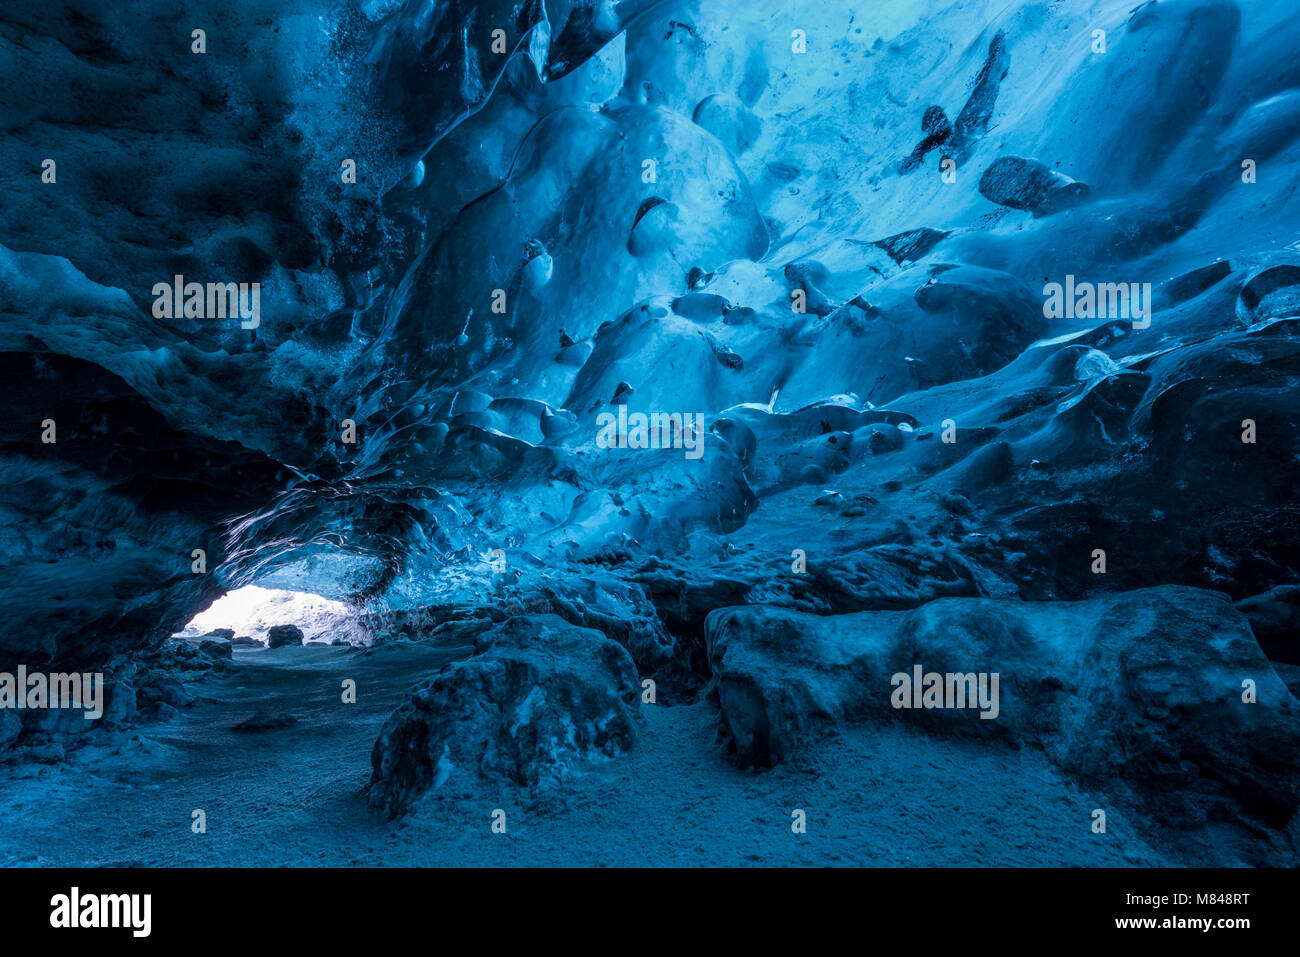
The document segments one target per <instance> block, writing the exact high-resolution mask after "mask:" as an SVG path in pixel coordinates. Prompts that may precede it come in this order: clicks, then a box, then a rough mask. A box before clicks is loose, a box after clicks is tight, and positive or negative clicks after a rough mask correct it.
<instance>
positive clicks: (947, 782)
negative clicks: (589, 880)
mask: <svg viewBox="0 0 1300 957" xmlns="http://www.w3.org/2000/svg"><path fill="white" fill-rule="evenodd" d="M466 651H467V649H465V648H426V647H421V646H418V645H403V646H389V647H386V648H382V649H377V650H376V651H374V652H371V653H360V652H357V651H353V650H350V649H344V648H337V647H320V648H281V649H276V650H273V651H272V650H247V651H245V650H240V651H237V652H236V655H237V658H236V661H237V664H238V666H239V667H238V670H237V671H236V672H235V673H233V674H229V675H213V676H211V677H209V678H207V679H205V680H204V681H202V682H201V683H200V684H197V685H196V686H195V687H194V690H195V691H196V692H197V693H198V694H199V695H200V700H199V701H198V702H196V703H195V704H194V705H193V707H192V708H190V709H187V711H186V712H185V715H184V717H183V719H181V720H178V721H177V722H175V723H174V724H172V725H170V726H167V727H166V728H152V729H149V730H147V731H144V732H140V733H139V734H138V735H136V736H134V737H133V738H131V739H130V740H128V741H126V742H124V743H123V744H122V746H121V748H120V750H118V751H117V752H112V751H109V750H107V749H90V751H91V753H89V754H87V753H85V752H82V754H81V759H80V760H73V761H71V762H69V763H67V764H64V765H58V766H54V767H48V766H27V767H25V768H24V769H22V771H21V772H18V773H15V772H12V771H10V772H8V773H6V775H5V779H4V786H3V788H0V816H2V817H3V819H4V820H5V821H7V822H10V823H11V824H14V823H16V822H21V827H13V826H10V827H6V828H5V829H4V838H3V841H0V863H3V864H4V865H6V866H13V865H44V866H126V865H162V866H179V865H228V864H231V863H237V864H239V865H246V866H258V865H262V866H275V865H289V866H323V865H333V866H380V865H398V866H441V865H455V866H496V865H542V866H564V865H649V866H655V865H669V866H720V865H740V866H743V865H754V864H770V865H878V866H904V865H968V866H981V865H990V866H1013V865H1029V866H1043V867H1051V866H1057V865H1059V864H1061V863H1062V861H1063V860H1069V861H1070V862H1071V863H1073V864H1076V865H1085V866H1086V865H1096V866H1123V865H1160V864H1168V863H1173V862H1181V861H1185V860H1189V861H1192V862H1194V861H1195V857H1194V856H1192V857H1185V856H1183V855H1182V854H1180V853H1179V852H1177V851H1174V850H1172V849H1169V848H1167V847H1162V846H1161V840H1160V838H1159V837H1158V836H1156V835H1152V834H1147V833H1143V831H1142V827H1141V823H1140V822H1139V821H1137V820H1134V819H1132V818H1129V817H1128V816H1126V815H1125V814H1123V813H1122V812H1120V813H1117V814H1114V815H1112V816H1111V817H1110V821H1109V828H1108V834H1106V835H1095V834H1092V833H1091V829H1090V826H1091V817H1090V815H1091V813H1092V810H1093V808H1094V807H1095V806H1097V805H1099V804H1106V798H1105V797H1104V796H1101V795H1096V794H1090V793H1088V792H1086V791H1084V790H1081V789H1080V788H1079V787H1077V786H1076V785H1074V784H1072V783H1070V782H1069V781H1067V780H1065V779H1064V778H1063V777H1062V776H1061V775H1059V774H1058V773H1056V772H1055V771H1054V770H1053V769H1052V768H1051V767H1050V765H1049V764H1048V763H1047V761H1046V759H1045V758H1044V757H1043V756H1042V755H1041V754H1036V753H1034V752H1032V751H1023V752H1016V751H1013V750H1011V749H995V750H989V749H988V748H986V747H983V746H978V745H974V744H970V743H962V742H945V741H936V740H933V739H929V738H926V737H925V736H922V735H919V734H916V733H911V732H908V731H906V730H903V729H894V730H888V731H884V732H881V733H868V732H865V731H850V732H848V733H846V734H845V735H843V737H842V738H841V739H840V740H839V741H838V742H836V743H835V744H834V746H832V747H828V748H826V749H825V751H824V753H822V754H821V755H820V757H819V759H818V761H817V763H816V765H815V766H814V767H811V768H808V769H805V770H792V769H790V768H778V769H775V770H772V771H770V772H766V773H757V772H745V771H740V770H738V769H737V768H736V767H735V766H734V764H733V763H731V762H730V761H728V760H727V758H726V756H725V755H724V754H723V752H722V748H721V747H720V746H719V745H718V743H717V719H716V714H715V712H714V709H713V708H712V707H711V706H710V705H708V704H694V705H684V706H666V705H665V706H656V707H646V708H643V709H642V713H641V718H642V720H641V728H640V737H639V741H638V744H639V747H638V748H637V750H636V751H635V752H634V753H633V754H631V755H629V756H627V757H626V759H625V760H620V761H617V762H609V763H606V764H603V765H596V766H594V767H593V768H592V769H591V771H590V773H589V774H588V775H586V776H584V777H583V778H582V779H581V781H580V783H579V784H578V785H577V786H576V787H574V788H573V789H572V791H571V792H570V793H568V794H567V795H565V796H564V797H563V798H557V799H554V800H543V801H542V802H540V803H538V804H536V805H532V806H530V805H529V804H527V803H525V804H520V803H519V795H518V793H517V792H514V791H511V790H503V791H501V792H499V793H498V794H497V795H493V794H492V793H490V791H489V792H487V793H483V794H480V795H478V796H476V798H475V799H474V800H470V801H464V802H445V803H439V802H436V801H435V802H431V803H429V804H428V805H427V806H425V807H423V808H421V809H420V810H419V811H418V812H416V813H413V814H411V815H408V816H407V817H406V818H404V819H402V820H401V821H400V822H396V823H393V822H389V821H387V820H385V819H383V818H380V817H377V816H376V815H374V814H373V813H372V812H371V811H370V809H369V808H368V807H367V806H366V803H365V801H364V799H363V797H362V795H361V789H362V788H363V786H364V785H365V784H366V782H367V780H368V779H369V767H368V766H367V764H366V762H365V757H364V756H365V755H366V753H367V751H368V748H369V746H370V744H371V743H372V742H373V741H374V738H375V735H376V733H377V731H378V729H379V726H380V725H381V724H382V723H383V721H384V719H385V718H386V717H387V716H388V714H389V713H390V712H391V711H392V709H393V707H394V705H395V704H396V702H397V700H398V697H399V690H398V689H400V688H401V687H402V682H403V680H404V678H405V676H406V675H408V674H409V673H410V672H411V671H412V670H413V669H420V668H430V667H436V666H437V665H439V664H441V663H442V662H444V661H447V660H450V659H452V658H454V657H456V656H458V655H463V654H464V653H465V652H466ZM345 677H349V678H353V679H355V680H356V682H357V687H358V692H359V693H358V699H357V703H356V704H355V705H343V704H341V703H339V697H340V695H339V693H338V690H337V689H338V688H339V687H340V683H341V681H342V680H343V679H344V678H345ZM257 711H270V712H276V713H278V712H287V713H290V714H293V715H295V716H297V717H298V718H299V723H298V724H297V725H294V726H292V727H289V728H285V729H283V730H278V731H267V732H262V733H248V732H237V731H233V730H231V728H232V727H233V726H234V725H236V724H238V723H239V722H241V721H243V720H245V719H247V718H248V717H250V716H251V715H252V714H254V713H255V712H257ZM195 808H201V809H203V810H204V811H206V813H207V822H208V832H207V833H206V834H193V833H191V814H192V811H193V810H194V809H195ZM496 808H501V809H503V810H505V811H506V823H507V833H506V834H504V835H499V834H493V833H492V831H491V827H490V825H491V815H492V812H493V811H494V810H495V809H496ZM795 808H802V809H804V810H805V811H806V812H807V819H808V830H807V833H806V834H802V835H795V834H793V833H792V831H791V821H792V818H791V811H792V810H793V809H795Z"/></svg>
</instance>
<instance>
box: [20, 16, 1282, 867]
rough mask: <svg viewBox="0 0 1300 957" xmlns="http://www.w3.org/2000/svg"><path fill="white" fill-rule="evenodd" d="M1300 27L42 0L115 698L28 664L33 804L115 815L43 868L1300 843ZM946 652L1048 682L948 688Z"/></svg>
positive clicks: (48, 488) (41, 397)
mask: <svg viewBox="0 0 1300 957" xmlns="http://www.w3.org/2000/svg"><path fill="white" fill-rule="evenodd" d="M1297 49H1300V24H1297V22H1296V18H1295V17H1294V16H1293V15H1292V12H1291V11H1290V10H1289V9H1288V8H1287V7H1286V5H1285V4H1274V3H1269V2H1267V0H1147V2H1141V3H1137V4H1136V5H1135V3H1134V0H1066V2H1062V3H1056V4H1050V5H1049V4H1041V3H1033V2H1024V0H925V2H923V0H889V2H872V3H864V2H853V0H827V2H825V3H821V4H816V5H809V4H806V3H798V2H793V0H770V2H766V3H762V4H737V3H729V2H714V3H703V2H697V0H623V2H617V3H605V2H597V0H551V2H546V3H543V2H542V0H523V2H512V3H503V2H499V0H346V2H332V0H234V2H225V3H217V2H214V0H179V2H177V3H173V4H169V5H165V6H163V5H159V4H155V3H152V2H148V3H137V4H127V5H123V4H110V3H106V2H100V0H74V2H71V3H69V4H67V5H66V6H65V7H64V8H63V9H62V10H61V11H50V10H49V9H48V7H47V6H46V5H44V4H42V3H40V2H38V0H17V2H14V3H10V4H7V5H6V8H5V10H4V11H2V12H0V64H3V66H4V72H5V75H6V76H7V77H8V78H9V79H8V80H7V81H6V83H5V84H4V87H3V93H2V94H0V96H2V100H0V114H2V115H3V116H5V117H6V118H7V122H6V124H5V125H6V131H5V134H4V136H3V137H0V162H3V165H4V166H5V168H6V169H8V170H9V171H10V188H9V190H8V191H7V194H6V201H5V202H4V203H3V204H0V319H2V321H0V364H2V366H3V371H4V374H3V376H0V381H3V383H4V385H3V386H2V387H0V388H3V390H4V403H5V408H6V411H7V414H6V415H5V416H4V417H3V425H2V426H0V427H2V428H3V430H4V434H3V450H2V452H0V469H3V473H4V478H5V480H4V482H3V484H2V485H0V489H2V491H0V521H2V522H3V529H4V534H3V535H2V536H0V600H2V601H3V605H4V607H5V608H6V611H7V612H8V614H7V616H6V617H7V621H6V627H5V628H4V629H3V631H0V672H5V673H14V672H16V671H17V669H18V668H19V667H22V668H24V669H26V670H27V671H28V672H31V671H34V670H41V671H49V672H64V671H76V672H92V671H94V672H101V673H103V675H104V676H105V681H106V693H107V703H106V705H105V708H104V714H103V717H102V718H101V719H99V720H97V721H95V722H85V721H83V720H82V719H81V716H80V714H77V715H75V716H74V717H75V718H76V720H72V718H70V717H69V716H68V715H65V714H60V713H59V712H58V711H57V710H49V711H18V710H13V709H0V762H2V763H0V775H3V776H4V779H5V781H6V783H5V784H4V785H3V786H0V792H4V793H5V794H7V797H5V798H4V801H5V802H6V803H5V805H4V806H5V810H4V813H5V814H6V815H7V816H8V818H9V819H10V820H14V821H19V822H21V823H22V824H23V825H24V828H25V829H27V830H29V831H30V832H32V833H36V834H41V833H47V832H48V833H50V834H58V833H65V832H66V830H67V829H68V828H69V827H72V826H73V824H72V822H82V824H81V825H80V826H82V827H84V828H86V831H85V833H84V834H82V835H81V837H79V839H78V840H77V841H74V842H71V843H69V844H68V845H67V846H66V849H65V850H64V851H62V852H60V853H61V855H62V856H59V857H57V858H56V859H54V860H50V859H48V858H47V859H43V860H42V862H43V863H51V862H54V863H71V864H84V863H91V864H101V863H119V862H124V861H133V862H135V861H138V862H147V863H198V864H255V863H262V862H265V861H267V860H274V861H285V860H287V861H290V862H295V863H306V864H331V863H339V862H347V861H352V860H353V859H354V858H356V857H357V855H358V854H360V853H361V852H359V851H357V849H356V848H355V847H353V846H352V845H353V844H354V843H359V844H360V845H364V846H370V851H369V852H366V853H365V854H364V855H362V858H361V859H362V860H364V861H365V862H366V863H417V864H446V863H487V864H509V863H526V864H553V863H578V864H590V863H622V864H626V863H645V861H644V860H643V855H644V847H645V842H646V841H652V842H656V846H658V847H661V848H662V850H661V852H660V853H661V854H662V855H663V861H664V862H668V863H677V864H688V865H693V864H751V865H752V864H772V863H780V864H801V865H822V864H827V863H836V864H872V863H881V862H882V861H891V862H897V861H898V860H899V857H900V855H902V856H903V857H904V859H905V860H906V861H907V862H910V863H919V864H931V865H935V864H939V865H951V864H960V865H977V864H1011V865H1016V864H1021V865H1024V864H1031V865H1032V864H1036V865H1040V866H1041V865H1044V864H1061V863H1066V864H1077V865H1084V866H1092V865H1096V866H1115V865H1117V864H1125V863H1140V864H1152V865H1171V864H1232V865H1251V866H1258V865H1291V866H1294V864H1295V863H1296V862H1297V861H1298V860H1300V852H1298V848H1300V817H1297V814H1296V811H1297V809H1298V808H1300V749H1298V748H1297V745H1298V744H1300V703H1297V700H1296V697H1295V694H1296V692H1297V689H1298V688H1300V510H1298V509H1297V505H1296V500H1295V494H1294V490H1295V489H1296V487H1297V484H1300V449H1298V448H1297V434H1298V433H1297V430H1298V429H1300V404H1298V403H1297V401H1296V398H1297V394H1298V391H1300V233H1298V232H1297V229H1296V223H1298V222H1300V194H1298V193H1297V191H1296V188H1295V171H1296V170H1297V168H1300V63H1297V60H1296V57H1295V53H1296V50H1297ZM190 282H193V283H198V284H200V287H197V288H199V290H200V292H201V293H203V294H202V295H196V296H195V297H194V298H193V299H191V297H190V296H189V295H188V293H187V292H186V289H187V287H186V285H185V284H186V283H190ZM232 284H233V285H232ZM214 286H215V287H216V291H215V293H214ZM156 289H160V290H161V292H157V291H156ZM229 290H235V292H233V293H231V297H230V298H229V300H228V304H229V308H226V307H225V305H223V303H225V302H227V300H224V299H223V296H224V295H225V291H229ZM159 297H162V298H161V299H160V298H159ZM254 297H255V298H254ZM164 300H165V308H164V307H163V305H160V302H163V301H164ZM218 306H220V308H218ZM258 590H262V591H258ZM285 593H292V595H290V596H288V597H282V598H279V599H277V601H278V602H280V606H279V607H281V608H282V609H289V610H290V611H289V612H287V613H286V614H282V615H280V616H279V617H275V615H270V616H269V617H268V616H266V615H263V616H262V617H258V616H257V615H256V614H253V613H252V612H249V613H248V614H244V613H243V612H240V613H239V614H238V615H236V613H235V612H234V611H229V612H225V613H223V612H222V611H221V609H222V608H223V607H225V608H231V607H233V606H231V605H224V606H223V605H222V604H221V602H222V601H223V599H224V597H225V596H236V595H243V596H245V598H246V599H247V600H248V601H253V600H254V599H258V597H259V596H264V595H267V594H276V595H284V594H285ZM266 600H268V601H269V600H270V599H266ZM259 607H260V606H259ZM222 614H225V615H226V618H229V620H226V618H222V617H221V615H222ZM268 614H269V613H268ZM276 614H279V613H276ZM295 616H296V617H295ZM273 618H274V621H272V619H273ZM290 619H293V620H290ZM196 622H197V624H196ZM276 629H282V630H279V631H277V630H276ZM283 629H292V630H283ZM273 634H274V637H273ZM916 665H924V667H925V668H926V669H934V670H937V671H939V672H952V673H958V674H966V673H970V674H975V673H980V674H988V673H996V674H997V675H1000V678H1001V684H1000V688H1001V707H1000V712H999V714H998V717H997V718H996V719H994V720H989V721H982V720H980V719H979V717H978V715H977V714H975V713H962V712H959V711H950V710H946V709H940V710H939V711H938V712H934V713H932V712H930V711H928V710H911V709H902V710H900V709H897V708H893V707H890V706H889V705H888V702H889V700H890V691H891V688H890V675H891V674H894V673H896V672H909V673H910V671H911V669H912V668H913V666H916ZM348 682H352V687H351V695H352V698H351V700H350V701H349V700H348V695H349V691H348ZM250 715H252V716H253V717H252V718H250V717H249V716H250ZM250 721H251V722H252V723H251V724H250V723H249V722H250ZM78 722H80V723H78ZM87 725H89V727H87ZM76 781H81V782H88V783H83V784H81V785H76V786H74V783H73V782H76ZM145 781H148V782H153V783H155V784H161V786H162V793H161V796H159V797H158V798H157V800H159V801H162V802H164V807H165V808H166V813H164V814H162V819H165V820H168V821H171V823H170V824H166V825H163V830H164V831H166V829H167V828H173V829H174V830H175V836H174V838H167V837H164V836H160V835H159V834H157V833H156V831H155V827H156V825H155V824H152V823H149V822H150V820H151V818H154V817H157V816H158V814H159V811H158V807H157V806H156V805H155V806H150V805H148V804H146V803H144V802H143V799H142V798H140V797H139V795H138V794H136V793H134V790H135V788H136V787H137V786H140V785H141V782H145ZM123 782H127V784H125V785H124V784H123ZM78 788H82V789H83V790H78ZM84 789H88V790H84ZM295 789H296V790H295ZM252 791H256V792H257V793H258V794H259V797H257V798H256V799H253V800H250V799H249V798H248V797H247V795H248V793H250V792H252ZM204 794H207V795H209V797H206V798H205V797H203V795H204ZM195 802H200V803H197V804H196V803H195ZM204 802H207V803H204ZM92 805H93V807H92ZM209 805H210V806H209ZM304 805H306V806H308V808H309V810H308V811H304V810H303V806H304ZM592 806H599V807H601V808H603V810H602V811H601V812H600V813H599V814H597V815H595V817H594V818H593V817H592V815H591V814H590V813H586V814H585V816H584V813H585V812H583V811H582V809H583V808H590V807H592ZM194 807H205V808H206V809H207V811H208V819H209V820H212V821H224V822H225V824H224V825H223V826H222V827H217V826H215V825H214V828H213V829H214V833H213V834H212V835H208V837H210V838H212V839H211V840H207V841H202V840H200V838H199V837H198V836H197V835H194V834H192V832H191V830H190V820H191V810H192V809H193V808H194ZM804 807H808V808H812V809H818V810H820V819H821V820H820V826H821V833H820V835H819V833H818V824H817V819H818V814H817V811H816V810H814V811H813V812H812V813H811V814H810V817H811V822H810V824H809V832H808V833H807V834H806V835H803V836H801V837H799V838H797V839H794V840H792V838H794V837H795V835H794V834H792V833H791V831H790V818H791V811H792V809H794V808H804ZM503 808H504V809H506V811H505V817H506V818H508V819H510V820H511V822H512V827H513V828H514V829H515V830H514V834H515V835H516V836H515V840H516V843H517V845H518V846H517V847H516V849H515V850H514V851H511V852H506V851H503V850H502V849H501V848H500V847H499V842H498V844H494V843H493V840H494V838H495V837H496V836H497V835H496V834H495V833H494V832H493V831H492V830H490V828H489V826H488V822H489V816H490V815H489V812H491V811H494V810H497V809H503ZM706 808H707V809H706ZM926 809H928V810H926ZM1098 809H1103V810H1105V812H1106V815H1105V816H1106V817H1107V818H1108V819H1109V820H1110V822H1111V824H1110V829H1109V831H1107V830H1106V829H1104V828H1103V830H1101V831H1098V830H1096V829H1095V820H1096V819H1095V818H1094V817H1093V812H1094V811H1095V810H1098ZM107 814H111V815H113V818H114V821H115V823H114V824H113V827H112V828H106V829H99V828H97V827H96V826H95V825H94V823H93V822H96V821H101V820H102V819H103V816H104V815H107ZM304 814H309V815H313V816H316V817H320V818H325V817H328V818H330V819H332V820H333V821H334V822H335V823H334V824H333V825H332V826H330V827H329V828H326V829H323V830H321V831H320V832H319V833H312V834H307V833H305V831H306V830H308V829H307V828H306V825H305V824H303V822H304V821H305V820H306V818H304V817H303V815H304ZM286 824H302V825H303V827H302V828H301V829H295V828H294V827H292V826H288V827H287V826H286ZM827 831H833V833H827ZM110 832H111V833H110ZM922 832H924V833H928V834H930V835H931V837H930V838H929V839H927V840H928V843H927V842H926V841H923V842H922V846H921V848H920V849H919V850H917V851H915V852H913V851H910V850H907V851H905V850H900V849H902V848H908V847H910V846H911V845H910V844H909V842H912V841H913V840H914V838H915V837H916V835H918V834H920V833H922ZM234 833H239V834H243V835H245V836H247V835H249V834H252V835H254V836H255V839H251V840H242V841H241V840H236V839H235V838H233V837H232V836H231V835H232V834H234ZM223 835H224V836H223ZM362 835H364V838H362V837H361V836H362ZM412 835H415V837H412ZM449 835H451V837H449ZM575 835H577V836H575ZM41 843H43V846H45V847H46V848H47V849H48V847H50V846H51V842H49V841H46V842H38V844H41ZM46 853H47V854H48V853H49V851H48V850H47V851H46ZM913 853H914V854H915V856H914V857H909V856H908V855H911V854H913ZM0 862H4V863H11V864H12V863H31V862H32V856H31V852H30V851H28V850H26V849H25V845H23V844H20V843H18V842H17V841H11V840H6V841H3V842H0Z"/></svg>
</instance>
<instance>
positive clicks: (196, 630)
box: [175, 585, 366, 644]
mask: <svg viewBox="0 0 1300 957" xmlns="http://www.w3.org/2000/svg"><path fill="white" fill-rule="evenodd" d="M284 625H292V626H294V627H296V628H298V629H299V630H300V631H301V632H302V638H301V642H302V643H308V642H324V643H327V644H329V643H333V642H335V641H344V642H348V643H350V644H364V643H366V642H365V639H364V637H363V632H362V628H361V626H360V624H359V623H358V621H357V618H356V612H355V611H354V610H353V609H352V608H351V607H350V606H349V605H347V604H346V603H344V602H341V601H334V600H332V599H329V598H325V597H323V596H321V595H315V594H312V593H311V592H303V591H287V590H284V589H278V588H262V587H259V586H257V585H247V586H245V587H243V588H236V589H233V590H231V591H229V592H227V593H226V594H225V595H223V596H222V597H220V598H218V599H217V600H216V601H214V602H213V603H212V604H211V605H209V606H208V607H207V608H206V609H204V610H203V611H201V612H199V613H198V614H197V615H195V616H194V617H193V618H192V619H190V622H189V624H188V625H186V626H185V628H184V630H182V631H180V632H178V633H177V635H176V636H175V637H178V638H191V639H193V638H200V637H203V636H205V635H210V634H212V633H213V632H223V631H229V632H233V634H232V635H224V637H227V638H234V639H235V640H236V641H239V640H240V639H252V640H253V641H256V642H258V643H261V644H269V643H270V642H271V634H270V632H271V629H272V628H275V627H276V626H284ZM278 634H283V632H280V633H278ZM280 640H283V639H280ZM241 643H244V642H241ZM289 643H297V642H296V641H294V642H289Z"/></svg>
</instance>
